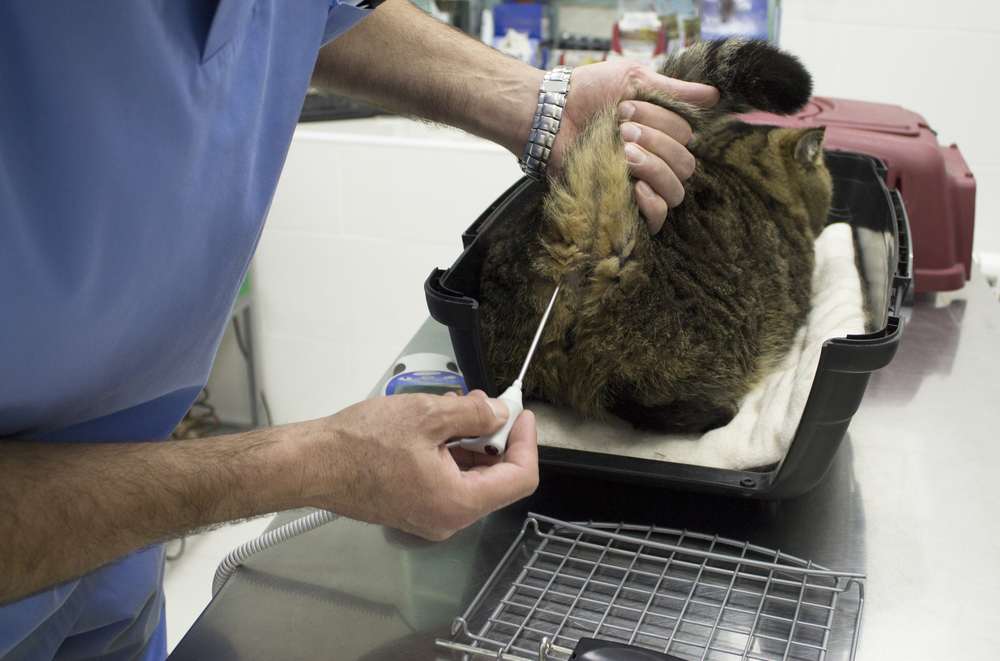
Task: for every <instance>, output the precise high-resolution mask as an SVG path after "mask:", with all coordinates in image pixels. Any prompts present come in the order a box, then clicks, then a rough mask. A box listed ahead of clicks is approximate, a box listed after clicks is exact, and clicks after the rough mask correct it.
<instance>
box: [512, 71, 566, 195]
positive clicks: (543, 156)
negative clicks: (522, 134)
mask: <svg viewBox="0 0 1000 661" xmlns="http://www.w3.org/2000/svg"><path fill="white" fill-rule="evenodd" d="M572 71H573V70H572V69H570V68H569V67H556V68H555V69H553V70H552V71H549V72H547V73H546V74H545V77H544V78H543V79H542V86H541V88H540V89H539V90H538V107H537V108H536V109H535V116H534V118H533V119H532V121H531V132H530V133H528V144H526V145H525V146H524V154H523V155H522V156H521V161H520V163H521V170H522V171H524V174H526V175H528V176H529V177H531V178H532V179H536V180H540V179H542V177H544V176H545V170H546V169H547V168H548V165H549V155H550V154H551V153H552V144H553V143H554V142H555V141H556V133H558V132H559V124H560V123H561V122H562V114H563V108H565V107H566V96H567V95H568V94H569V79H570V75H571V74H572Z"/></svg>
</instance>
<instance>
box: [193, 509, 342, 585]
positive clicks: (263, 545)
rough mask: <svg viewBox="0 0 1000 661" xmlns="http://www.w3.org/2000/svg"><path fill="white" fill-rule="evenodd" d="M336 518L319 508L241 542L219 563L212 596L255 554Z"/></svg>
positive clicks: (331, 513) (334, 515)
mask: <svg viewBox="0 0 1000 661" xmlns="http://www.w3.org/2000/svg"><path fill="white" fill-rule="evenodd" d="M336 518H337V515H336V514H334V513H333V512H328V511H326V510H317V511H315V512H313V513H311V514H307V515H305V516H303V517H299V518H298V519H295V520H294V521H289V522H288V523H286V524H285V525H283V526H280V527H278V528H275V529H274V530H269V531H267V532H266V533H264V534H263V535H261V536H259V537H255V538H253V539H251V540H250V541H248V542H244V543H243V544H240V545H239V546H237V547H236V548H235V549H233V550H232V551H230V552H229V555H227V556H226V557H225V558H224V559H223V560H222V562H221V563H219V567H218V568H217V569H216V570H215V578H213V579H212V596H213V597H214V596H215V595H217V594H219V590H221V589H222V586H223V585H225V584H226V581H228V580H229V577H230V576H232V575H233V573H234V572H235V571H236V570H237V569H238V568H239V566H240V565H242V564H243V563H244V562H246V561H247V558H249V557H250V556H252V555H253V554H255V553H259V552H261V551H263V550H264V549H269V548H271V547H272V546H275V545H276V544H281V543H282V542H287V541H288V540H289V539H291V538H292V537H298V536H299V535H301V534H302V533H306V532H309V531H310V530H314V529H315V528H319V527H320V526H322V525H324V524H326V523H330V522H331V521H333V520H334V519H336Z"/></svg>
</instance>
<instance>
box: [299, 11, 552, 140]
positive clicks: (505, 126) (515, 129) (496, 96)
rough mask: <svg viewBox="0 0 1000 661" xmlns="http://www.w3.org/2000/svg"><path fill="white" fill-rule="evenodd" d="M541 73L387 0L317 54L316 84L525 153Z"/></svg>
mask: <svg viewBox="0 0 1000 661" xmlns="http://www.w3.org/2000/svg"><path fill="white" fill-rule="evenodd" d="M542 75H543V74H542V72H541V71H539V70H537V69H535V68H534V67H531V66H529V65H527V64H524V63H522V62H519V61H517V60H515V59H513V58H510V57H507V56H505V55H502V54H501V53H499V52H498V51H496V50H494V49H492V48H489V47H488V46H486V45H484V44H482V43H480V42H478V41H476V40H475V39H473V38H471V37H469V36H467V35H465V34H464V33H462V32H460V31H458V30H455V29H453V28H451V27H449V26H447V25H445V24H443V23H441V22H440V21H437V20H435V19H433V18H431V17H430V16H428V15H426V14H425V13H424V12H422V11H420V10H419V9H417V8H416V7H414V6H413V5H411V4H410V3H409V2H408V1H407V0H388V1H387V2H385V3H384V4H383V5H381V6H380V7H379V8H378V9H377V10H376V11H374V12H373V13H372V15H371V16H369V17H368V18H366V19H365V20H364V21H362V22H361V23H360V24H358V25H357V26H356V27H354V28H353V29H351V30H350V31H349V32H347V33H346V34H344V35H343V36H341V37H340V38H339V39H337V40H336V41H334V42H333V43H331V44H329V45H328V46H326V47H325V48H323V50H321V51H320V55H319V59H318V61H317V66H316V71H315V73H314V75H313V84H314V85H316V86H318V87H321V88H325V89H331V90H334V91H338V92H341V93H344V94H347V95H350V96H354V97H356V98H361V99H365V100H367V101H371V102H373V103H375V104H377V105H380V106H381V107H383V108H386V109H388V110H392V111H394V112H398V113H401V114H405V115H411V116H416V117H420V118H423V119H428V120H431V121H434V122H441V123H444V124H449V125H451V126H457V127H459V128H462V129H465V130H466V131H468V132H470V133H473V134H475V135H478V136H481V137H484V138H487V139H489V140H492V141H494V142H496V143H499V144H501V145H503V146H505V147H507V148H508V149H509V150H511V152H513V153H515V154H518V155H519V154H520V150H521V148H522V147H523V146H524V143H525V141H526V140H527V138H528V131H529V127H530V123H531V117H532V114H533V113H534V109H535V101H536V99H537V97H538V86H539V84H540V82H541V79H542Z"/></svg>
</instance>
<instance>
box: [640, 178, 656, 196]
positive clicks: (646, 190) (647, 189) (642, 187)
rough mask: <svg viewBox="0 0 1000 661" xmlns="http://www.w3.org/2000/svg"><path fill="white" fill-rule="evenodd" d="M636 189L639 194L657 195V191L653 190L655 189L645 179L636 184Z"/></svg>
mask: <svg viewBox="0 0 1000 661" xmlns="http://www.w3.org/2000/svg"><path fill="white" fill-rule="evenodd" d="M635 190H636V192H637V193H639V195H642V196H643V197H653V196H654V195H656V193H654V192H653V189H652V188H650V187H649V184H647V183H646V182H645V181H640V182H638V183H637V184H636V185H635Z"/></svg>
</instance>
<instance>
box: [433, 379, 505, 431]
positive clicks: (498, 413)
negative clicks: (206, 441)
mask: <svg viewBox="0 0 1000 661" xmlns="http://www.w3.org/2000/svg"><path fill="white" fill-rule="evenodd" d="M438 408H439V414H438V415H439V422H440V427H439V431H440V433H441V439H440V440H442V441H444V440H447V439H449V438H456V437H459V436H482V435H484V434H492V433H493V432H495V431H496V430H498V429H500V427H502V426H503V423H505V422H506V421H507V418H508V417H509V415H510V411H509V410H508V409H507V405H506V404H504V403H503V402H501V401H500V400H498V399H489V398H488V397H486V395H485V394H484V393H482V392H478V391H477V392H473V393H472V394H469V395H467V396H465V397H441V398H440V400H439V407H438Z"/></svg>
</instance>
